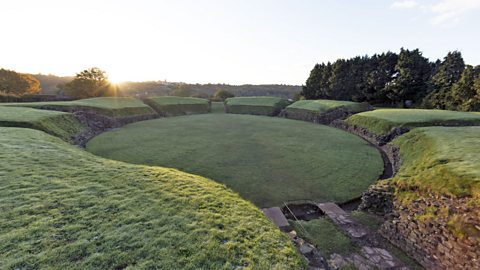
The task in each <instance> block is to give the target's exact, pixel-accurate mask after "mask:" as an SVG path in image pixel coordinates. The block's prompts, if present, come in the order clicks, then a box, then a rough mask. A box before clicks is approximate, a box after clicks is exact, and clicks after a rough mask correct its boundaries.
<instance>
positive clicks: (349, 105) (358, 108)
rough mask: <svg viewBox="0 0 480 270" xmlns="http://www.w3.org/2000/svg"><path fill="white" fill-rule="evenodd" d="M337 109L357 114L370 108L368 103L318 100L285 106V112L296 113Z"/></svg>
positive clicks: (302, 101) (301, 101)
mask: <svg viewBox="0 0 480 270" xmlns="http://www.w3.org/2000/svg"><path fill="white" fill-rule="evenodd" d="M338 108H344V109H345V110H346V111H348V112H351V113H358V112H363V111H367V110H369V109H370V108H371V106H370V105H369V104H368V103H358V102H352V101H341V100H328V99H319V100H299V101H296V102H295V103H293V104H291V105H289V106H287V108H286V110H287V112H288V111H297V110H298V111H310V112H315V113H320V114H321V113H325V112H328V111H331V110H334V109H338Z"/></svg>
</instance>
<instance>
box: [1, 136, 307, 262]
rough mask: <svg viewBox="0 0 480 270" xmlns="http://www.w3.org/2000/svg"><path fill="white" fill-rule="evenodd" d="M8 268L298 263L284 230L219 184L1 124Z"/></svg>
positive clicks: (4, 249) (3, 250) (3, 242)
mask: <svg viewBox="0 0 480 270" xmlns="http://www.w3.org/2000/svg"><path fill="white" fill-rule="evenodd" d="M0 159H1V160H2V162H0V198H1V199H0V200H1V203H0V213H2V214H1V215H0V265H1V268H3V269H44V268H45V269H125V268H126V269H154V268H156V269H237V268H244V269H301V268H303V266H304V263H303V262H302V260H301V259H300V257H299V255H298V254H297V253H296V251H295V249H294V248H293V246H292V244H291V243H290V241H289V240H288V238H287V236H286V235H284V234H282V233H281V232H280V231H279V230H278V229H277V228H275V227H274V225H273V224H272V223H271V222H270V221H269V220H267V219H266V218H265V217H264V215H263V214H262V213H261V212H260V210H258V209H257V208H256V207H255V206H254V205H253V204H251V203H249V202H246V201H244V200H243V199H241V198H240V197H239V196H238V195H236V194H234V193H233V192H231V191H230V190H228V189H227V188H226V187H224V186H223V185H220V184H217V183H215V182H213V181H211V180H208V179H206V178H202V177H199V176H195V175H191V174H186V173H183V172H179V171H177V170H173V169H166V168H159V167H147V166H139V165H132V164H126V163H122V162H118V161H112V160H106V159H103V158H99V157H96V156H93V155H91V154H89V153H87V152H84V151H82V150H80V149H78V148H76V147H74V146H72V145H69V144H67V143H65V142H63V141H61V140H60V139H58V138H55V137H53V136H50V135H48V134H45V133H43V132H40V131H36V130H33V129H20V128H5V127H2V128H0Z"/></svg>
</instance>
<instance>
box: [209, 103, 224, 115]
mask: <svg viewBox="0 0 480 270" xmlns="http://www.w3.org/2000/svg"><path fill="white" fill-rule="evenodd" d="M211 112H212V113H225V104H223V102H212V109H211Z"/></svg>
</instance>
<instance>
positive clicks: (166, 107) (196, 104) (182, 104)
mask: <svg viewBox="0 0 480 270" xmlns="http://www.w3.org/2000/svg"><path fill="white" fill-rule="evenodd" d="M145 103H146V104H148V105H150V106H151V107H152V108H153V109H154V110H155V111H156V112H157V113H158V114H160V115H163V116H177V115H185V114H200V113H208V112H210V103H209V102H208V100H206V99H203V98H193V97H173V96H172V97H170V96H163V97H151V98H148V99H146V100H145Z"/></svg>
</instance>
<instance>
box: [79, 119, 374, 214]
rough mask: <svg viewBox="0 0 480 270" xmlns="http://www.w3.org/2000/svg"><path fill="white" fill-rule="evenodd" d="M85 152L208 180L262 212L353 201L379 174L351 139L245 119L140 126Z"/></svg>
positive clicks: (95, 142)
mask: <svg viewBox="0 0 480 270" xmlns="http://www.w3.org/2000/svg"><path fill="white" fill-rule="evenodd" d="M340 146H341V147H340ZM87 150H88V151H90V152H92V153H95V154H97V155H100V156H104V157H108V158H112V159H116V160H122V161H126V162H130V163H136V164H147V165H159V166H165V167H174V168H178V169H180V170H182V171H187V172H190V173H194V174H198V175H202V176H206V177H209V178H211V179H214V180H216V181H219V182H222V183H224V184H226V185H227V186H228V187H230V188H232V189H233V190H234V191H236V192H238V193H240V195H242V196H243V197H244V198H246V199H248V200H250V201H252V202H254V203H255V204H257V205H258V206H260V207H267V206H279V205H282V204H283V202H285V201H291V200H302V199H311V200H315V201H335V202H345V201H348V200H350V199H353V198H357V197H359V196H360V195H361V194H362V192H363V191H365V190H366V189H367V188H368V186H369V185H370V184H371V183H373V182H374V181H376V180H377V179H378V176H379V175H380V174H381V173H382V171H383V162H382V159H381V156H380V154H379V152H378V151H377V150H376V149H375V148H373V147H371V146H370V145H369V144H368V143H367V142H366V141H364V140H362V139H361V138H359V137H357V136H355V135H352V134H349V133H347V132H344V131H342V130H339V129H335V128H330V127H327V126H323V125H314V124H311V123H306V122H301V121H295V120H289V119H283V118H272V117H261V116H251V115H232V114H205V115H194V116H188V117H187V116H185V117H172V118H163V119H156V120H150V121H143V122H138V123H134V124H130V125H127V126H124V127H123V128H120V129H117V130H113V131H109V132H106V133H103V134H101V135H99V136H97V137H95V138H93V139H92V140H91V141H89V142H88V144H87Z"/></svg>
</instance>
